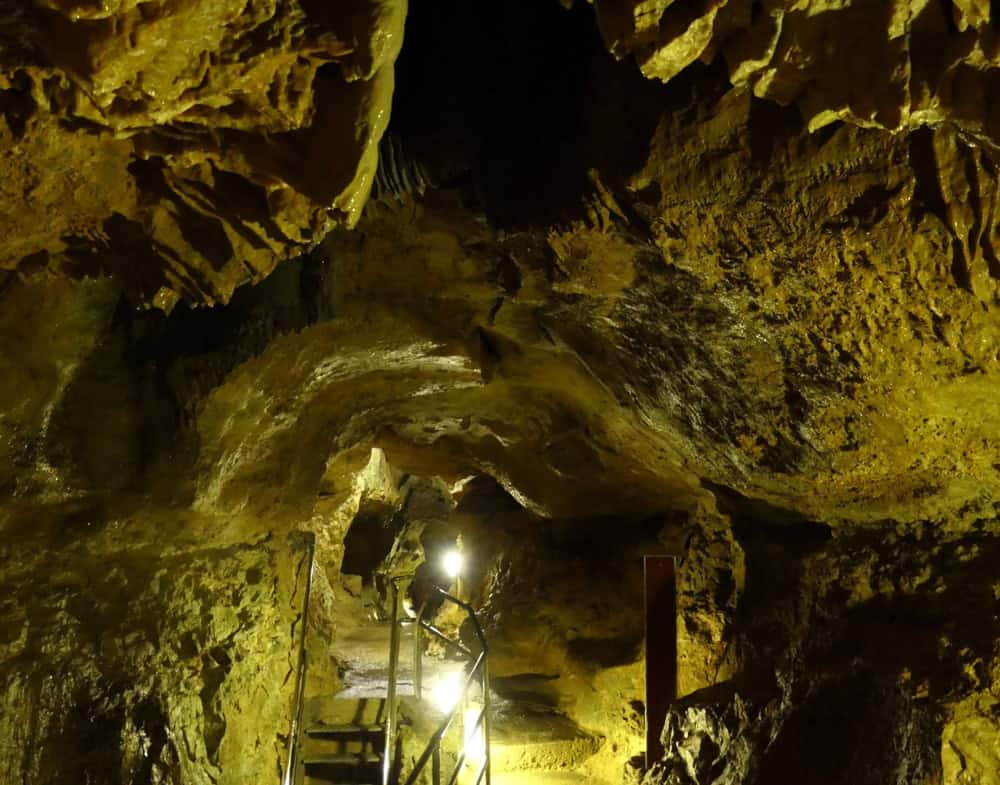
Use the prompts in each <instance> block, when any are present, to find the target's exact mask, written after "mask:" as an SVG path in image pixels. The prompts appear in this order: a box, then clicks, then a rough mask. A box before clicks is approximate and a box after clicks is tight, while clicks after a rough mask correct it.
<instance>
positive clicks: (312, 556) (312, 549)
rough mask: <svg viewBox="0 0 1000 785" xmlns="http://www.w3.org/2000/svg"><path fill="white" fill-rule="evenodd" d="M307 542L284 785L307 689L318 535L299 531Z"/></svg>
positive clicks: (291, 775) (290, 774)
mask: <svg viewBox="0 0 1000 785" xmlns="http://www.w3.org/2000/svg"><path fill="white" fill-rule="evenodd" d="M297 534H298V536H301V537H304V538H305V543H306V554H307V556H306V590H305V598H304V600H303V602H302V616H301V617H300V618H301V619H302V633H301V634H300V635H299V667H298V668H297V669H296V673H295V679H296V681H295V705H294V706H293V708H292V722H291V726H290V727H289V729H288V757H287V758H286V759H285V776H284V778H283V780H282V782H283V784H284V785H292V783H293V781H294V779H295V768H296V763H297V762H298V746H299V723H300V722H301V720H302V700H303V696H304V695H305V689H306V635H307V634H308V632H309V592H310V590H311V589H312V577H313V565H314V563H315V561H316V536H315V535H314V534H312V532H298V533H297Z"/></svg>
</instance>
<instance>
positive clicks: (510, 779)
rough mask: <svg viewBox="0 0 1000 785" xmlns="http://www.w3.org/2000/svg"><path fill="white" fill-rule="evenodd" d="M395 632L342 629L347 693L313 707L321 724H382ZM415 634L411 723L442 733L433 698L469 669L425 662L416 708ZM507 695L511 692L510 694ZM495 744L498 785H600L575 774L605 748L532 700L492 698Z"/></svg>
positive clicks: (406, 639) (433, 659)
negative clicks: (440, 687)
mask: <svg viewBox="0 0 1000 785" xmlns="http://www.w3.org/2000/svg"><path fill="white" fill-rule="evenodd" d="M389 635H390V630H389V626H388V625H387V624H375V623H362V624H359V625H357V626H354V627H351V628H348V629H343V630H341V631H340V634H339V635H338V636H337V639H336V640H335V641H334V642H333V644H332V645H331V649H330V653H331V655H332V656H333V657H334V659H335V660H336V661H337V662H338V664H339V676H340V680H341V685H342V686H341V689H340V690H339V691H338V692H337V693H336V694H335V695H331V696H328V697H327V698H326V699H323V698H319V699H318V700H317V701H316V702H314V703H313V705H312V710H311V712H310V713H311V714H312V715H313V719H314V720H315V721H319V722H334V721H344V720H347V719H350V721H353V722H358V721H361V720H362V718H364V719H365V721H376V720H380V719H381V712H382V707H381V706H382V701H383V700H384V698H385V695H386V689H387V683H388V674H389V667H388V652H389ZM412 651H413V629H412V628H411V627H407V628H404V629H403V631H402V639H401V641H400V675H399V680H398V682H397V684H398V691H399V695H400V697H401V698H402V699H403V706H402V707H401V710H402V712H403V714H404V716H407V715H408V716H410V717H411V718H413V719H415V720H416V725H417V726H418V727H419V726H421V725H423V724H424V723H425V722H429V725H428V727H430V725H435V724H436V722H437V721H438V719H439V718H440V715H439V714H438V713H437V711H436V710H435V709H433V708H432V705H428V703H427V698H428V696H433V695H434V693H435V691H436V687H437V685H438V684H441V683H443V682H447V681H449V680H453V679H460V678H461V677H462V674H463V663H462V662H460V661H453V660H449V659H445V658H443V657H440V656H433V655H426V654H425V656H424V658H423V669H424V670H423V680H424V695H425V700H424V702H422V703H421V704H419V705H418V704H417V703H416V702H415V701H414V700H413V694H414V690H413V664H412V663H413V658H412ZM505 692H506V691H505ZM491 703H492V708H491V712H490V715H491V741H492V747H493V760H494V775H493V781H494V783H497V784H498V785H534V783H539V784H541V783H565V785H571V784H575V785H596V783H598V781H597V780H593V779H589V778H587V777H586V776H584V775H581V774H579V773H577V772H574V771H572V769H574V768H575V767H577V766H579V765H581V764H582V763H583V762H584V761H585V760H586V759H587V758H588V757H589V756H590V755H593V754H594V753H595V752H596V751H597V749H598V748H599V746H600V742H599V741H598V740H597V739H595V738H594V737H592V736H590V735H589V734H587V733H586V732H584V731H583V730H582V729H581V728H580V727H579V726H578V725H577V724H576V723H574V722H573V721H572V720H571V719H570V718H568V717H567V716H566V715H565V714H562V713H561V712H559V711H557V710H556V709H555V708H554V707H552V706H548V705H545V704H544V702H543V701H539V700H538V696H535V695H531V694H530V693H523V694H518V695H511V694H497V693H496V692H494V691H493V690H491Z"/></svg>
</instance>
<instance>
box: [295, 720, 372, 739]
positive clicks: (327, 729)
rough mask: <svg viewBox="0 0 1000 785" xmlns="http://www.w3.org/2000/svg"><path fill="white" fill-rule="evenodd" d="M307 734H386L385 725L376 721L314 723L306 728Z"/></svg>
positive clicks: (332, 736) (335, 735) (317, 735)
mask: <svg viewBox="0 0 1000 785" xmlns="http://www.w3.org/2000/svg"><path fill="white" fill-rule="evenodd" d="M306 734H307V735H309V736H312V737H313V738H323V739H330V738H337V739H339V738H345V737H352V736H353V737H358V736H378V735H383V734H385V725H383V724H381V723H376V724H374V725H353V724H350V723H348V724H345V725H313V726H311V727H309V728H306Z"/></svg>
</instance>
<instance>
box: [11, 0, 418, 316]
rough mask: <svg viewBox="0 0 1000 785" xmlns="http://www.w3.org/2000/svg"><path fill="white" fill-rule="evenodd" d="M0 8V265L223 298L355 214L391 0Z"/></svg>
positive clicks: (168, 298) (160, 294)
mask: <svg viewBox="0 0 1000 785" xmlns="http://www.w3.org/2000/svg"><path fill="white" fill-rule="evenodd" d="M7 6H8V8H6V9H0V12H2V14H3V17H4V23H3V25H2V26H0V41H2V45H3V48H4V53H5V54H4V60H3V65H2V69H0V90H2V112H3V117H4V122H3V123H2V129H0V149H2V152H0V171H2V172H3V182H4V186H3V188H4V195H3V200H2V204H3V207H2V208H0V209H2V213H0V225H2V226H3V228H4V230H5V232H4V233H5V236H6V238H7V239H6V241H5V246H4V248H3V251H2V258H0V269H7V270H19V271H26V272H30V271H31V270H34V269H37V268H40V267H48V268H50V269H54V270H58V271H61V272H64V273H68V274H70V275H73V276H77V277H79V276H84V275H97V274H101V273H103V274H114V275H116V276H117V277H118V278H119V279H120V280H122V281H123V282H124V283H125V284H126V285H127V287H128V289H129V291H130V292H131V293H132V294H133V295H134V296H135V298H137V299H140V300H143V301H146V302H155V304H156V305H157V306H159V307H161V308H167V309H169V307H171V306H172V305H173V303H174V302H176V299H177V296H178V295H180V296H183V297H184V298H185V299H187V300H190V301H193V302H206V303H211V302H219V301H222V302H224V301H226V300H228V298H229V297H230V295H231V294H232V292H233V289H234V288H235V287H236V286H238V285H239V284H241V283H243V282H246V281H248V280H259V279H260V278H261V277H263V276H265V275H267V274H268V273H269V272H270V271H271V270H272V269H273V268H274V266H275V265H276V264H277V263H278V262H279V261H281V260H283V259H285V258H288V257H289V256H292V255H294V254H295V253H296V252H297V249H302V248H305V247H308V246H310V245H312V244H314V243H315V242H317V241H318V240H319V239H321V238H322V236H323V234H324V232H326V231H327V230H328V229H329V228H330V227H331V226H333V225H334V224H336V223H338V222H343V223H346V224H353V223H354V221H356V220H357V217H358V215H359V214H360V210H361V207H362V206H363V204H364V201H365V199H366V198H367V196H368V190H369V188H370V186H371V182H372V177H373V176H374V172H375V165H376V147H377V145H378V141H379V139H380V137H381V135H382V132H383V131H384V129H385V124H386V122H387V120H388V111H389V104H390V101H391V96H392V85H393V73H392V66H393V61H394V60H395V57H396V54H397V53H398V51H399V47H400V44H401V40H402V25H403V19H404V16H405V12H406V4H405V2H403V1H402V0H400V1H398V2H397V1H396V0H371V2H368V1H367V0H358V1H357V2H352V3H350V4H348V5H346V6H341V7H338V9H337V11H336V13H331V11H330V10H328V9H326V8H324V6H323V4H322V3H311V2H301V3H300V2H268V1H267V0H263V1H262V2H256V0H255V1H254V2H250V3H243V2H212V3H184V2H179V3H177V2H170V0H155V1H154V2H141V3H138V2H132V0H126V1H125V2H114V3H110V4H109V3H104V4H101V5H100V6H94V5H92V4H88V3H78V2H74V1H73V0H67V1H66V2H62V1H61V0H51V2H41V1H40V2H38V3H28V4H17V3H8V4H7Z"/></svg>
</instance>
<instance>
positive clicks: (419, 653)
mask: <svg viewBox="0 0 1000 785" xmlns="http://www.w3.org/2000/svg"><path fill="white" fill-rule="evenodd" d="M426 608H427V603H426V602H425V603H423V604H422V605H421V606H420V610H419V611H417V618H416V621H415V622H414V625H413V694H414V695H415V696H416V699H417V700H418V701H419V700H423V692H424V639H423V632H424V627H423V624H421V622H422V621H423V618H424V610H425V609H426Z"/></svg>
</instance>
